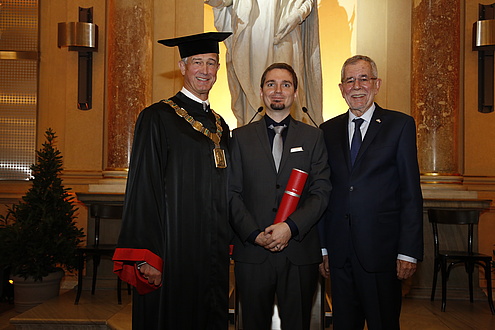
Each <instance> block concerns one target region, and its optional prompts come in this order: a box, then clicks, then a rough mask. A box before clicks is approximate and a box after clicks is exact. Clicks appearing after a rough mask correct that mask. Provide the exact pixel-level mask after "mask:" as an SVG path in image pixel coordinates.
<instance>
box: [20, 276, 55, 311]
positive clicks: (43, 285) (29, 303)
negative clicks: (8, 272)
mask: <svg viewBox="0 0 495 330" xmlns="http://www.w3.org/2000/svg"><path fill="white" fill-rule="evenodd" d="M62 277H64V271H63V270H62V269H59V270H58V271H56V272H54V273H51V274H49V275H48V276H46V277H43V280H42V281H37V282H35V281H34V279H32V278H27V279H24V278H22V277H19V276H14V275H13V276H12V280H13V281H14V307H15V311H16V312H19V313H22V312H25V311H27V310H28V309H31V308H33V307H35V306H37V305H39V304H41V303H43V302H45V301H47V300H49V299H51V298H53V297H56V296H58V295H59V292H60V281H61V280H62Z"/></svg>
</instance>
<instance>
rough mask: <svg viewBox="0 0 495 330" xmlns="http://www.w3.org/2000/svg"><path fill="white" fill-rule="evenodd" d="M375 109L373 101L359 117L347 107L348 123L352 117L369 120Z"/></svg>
mask: <svg viewBox="0 0 495 330" xmlns="http://www.w3.org/2000/svg"><path fill="white" fill-rule="evenodd" d="M375 109H376V106H375V103H374V102H373V104H372V105H371V107H370V108H369V109H368V110H366V112H365V113H364V114H363V115H362V116H361V117H357V116H356V115H354V114H353V113H352V112H351V110H350V109H349V123H351V122H352V120H353V119H354V118H362V119H364V121H365V122H367V123H369V122H371V118H372V117H373V113H374V112H375Z"/></svg>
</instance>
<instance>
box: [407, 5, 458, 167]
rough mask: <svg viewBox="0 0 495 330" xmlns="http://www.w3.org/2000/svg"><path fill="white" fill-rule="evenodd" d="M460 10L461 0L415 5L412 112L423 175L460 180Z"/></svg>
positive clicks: (413, 21) (413, 16)
mask: <svg viewBox="0 0 495 330" xmlns="http://www.w3.org/2000/svg"><path fill="white" fill-rule="evenodd" d="M460 7H461V5H460V0H414V8H413V12H412V75H411V109H412V110H411V112H412V115H413V117H414V119H415V120H416V125H417V137H418V157H419V166H420V170H421V173H422V174H433V175H458V174H459V164H458V152H459V150H458V149H459V145H458V121H459V113H460V111H459V107H460V86H459V83H460V69H461V68H460V66H461V63H460V40H461V36H460V33H461V32H460V18H461V16H460Z"/></svg>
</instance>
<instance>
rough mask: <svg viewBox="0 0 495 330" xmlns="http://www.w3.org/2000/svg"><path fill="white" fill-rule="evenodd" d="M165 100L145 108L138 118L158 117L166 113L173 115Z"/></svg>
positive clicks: (172, 110)
mask: <svg viewBox="0 0 495 330" xmlns="http://www.w3.org/2000/svg"><path fill="white" fill-rule="evenodd" d="M164 101H165V100H161V101H159V102H156V103H153V104H151V105H149V106H147V107H146V108H144V109H143V110H142V111H141V112H140V113H139V116H140V117H144V116H151V117H153V116H159V115H163V114H167V113H174V112H175V111H174V109H173V108H172V106H170V105H169V104H167V103H165V102H164Z"/></svg>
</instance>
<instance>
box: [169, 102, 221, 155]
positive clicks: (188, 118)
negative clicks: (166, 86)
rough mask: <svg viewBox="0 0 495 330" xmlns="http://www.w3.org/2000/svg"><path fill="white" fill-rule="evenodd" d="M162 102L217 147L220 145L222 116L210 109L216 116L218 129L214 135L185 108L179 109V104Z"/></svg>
mask: <svg viewBox="0 0 495 330" xmlns="http://www.w3.org/2000/svg"><path fill="white" fill-rule="evenodd" d="M162 102H164V103H166V104H168V105H170V106H171V107H172V108H173V109H174V110H175V113H176V114H177V115H178V116H180V117H182V118H184V119H185V120H186V121H187V122H188V123H189V124H191V126H192V127H193V128H194V129H195V130H196V131H198V132H201V133H203V135H205V136H207V137H209V138H210V140H212V141H213V143H215V145H216V146H219V145H220V139H221V138H222V132H223V129H222V122H221V120H220V115H219V114H217V113H216V112H215V111H213V109H210V111H211V112H212V113H213V115H214V116H215V125H216V127H217V131H216V133H212V132H211V131H210V130H209V129H207V128H206V127H204V126H203V123H201V122H200V121H197V120H195V119H194V118H193V117H192V116H191V115H190V114H189V113H188V112H187V111H186V110H185V109H184V108H181V107H179V106H178V105H177V104H175V103H174V102H173V101H172V100H162Z"/></svg>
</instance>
